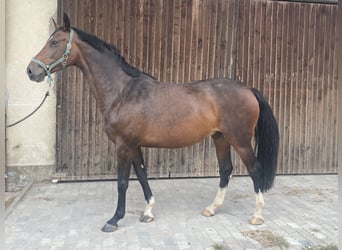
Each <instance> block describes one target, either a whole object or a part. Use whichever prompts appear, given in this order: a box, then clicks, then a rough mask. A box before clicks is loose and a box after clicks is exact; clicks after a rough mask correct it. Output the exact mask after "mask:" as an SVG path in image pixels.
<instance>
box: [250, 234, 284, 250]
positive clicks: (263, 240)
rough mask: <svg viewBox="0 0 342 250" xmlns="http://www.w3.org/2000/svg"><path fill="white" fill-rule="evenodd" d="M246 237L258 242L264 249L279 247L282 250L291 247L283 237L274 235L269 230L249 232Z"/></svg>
mask: <svg viewBox="0 0 342 250" xmlns="http://www.w3.org/2000/svg"><path fill="white" fill-rule="evenodd" d="M244 235H245V236H248V237H249V238H251V239H253V240H256V241H258V242H259V243H260V244H261V245H262V246H263V247H279V248H281V249H283V248H288V247H290V244H289V243H288V242H287V241H286V240H285V239H284V238H283V237H281V236H278V235H275V234H273V233H272V232H271V231H269V230H264V231H259V230H255V231H247V232H244Z"/></svg>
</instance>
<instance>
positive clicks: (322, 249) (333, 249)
mask: <svg viewBox="0 0 342 250" xmlns="http://www.w3.org/2000/svg"><path fill="white" fill-rule="evenodd" d="M302 250H338V247H337V246H336V245H334V244H330V245H327V246H313V247H304V248H302Z"/></svg>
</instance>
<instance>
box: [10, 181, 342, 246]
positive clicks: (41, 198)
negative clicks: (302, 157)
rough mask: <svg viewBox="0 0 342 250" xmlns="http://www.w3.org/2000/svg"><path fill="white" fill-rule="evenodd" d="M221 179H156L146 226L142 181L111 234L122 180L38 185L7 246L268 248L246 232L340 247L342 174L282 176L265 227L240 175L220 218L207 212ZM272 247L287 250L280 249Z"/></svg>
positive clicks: (17, 215) (16, 213) (19, 211)
mask: <svg viewBox="0 0 342 250" xmlns="http://www.w3.org/2000/svg"><path fill="white" fill-rule="evenodd" d="M218 182H219V179H218V178H207V179H206V178H204V179H174V180H151V181H150V185H151V188H152V191H153V193H154V196H155V199H156V205H155V208H154V210H153V212H154V215H155V220H154V221H153V222H152V223H149V224H144V223H140V222H139V220H138V219H139V216H140V213H141V212H143V211H144V208H145V201H144V198H143V194H142V190H141V187H140V185H139V182H137V181H131V182H130V186H129V189H128V192H127V205H126V217H125V218H124V219H123V220H121V221H120V222H119V230H118V231H116V232H114V233H109V234H108V233H103V232H101V230H100V229H101V227H102V226H103V225H104V223H105V222H106V221H107V220H108V219H110V218H111V217H112V216H113V213H114V211H115V206H116V200H117V193H116V186H117V183H116V182H114V181H113V182H80V183H59V184H48V183H41V184H34V185H32V186H31V188H30V190H29V191H28V192H27V193H26V195H25V197H24V198H23V199H22V200H21V201H20V202H19V203H18V204H17V206H16V207H15V208H14V210H13V211H12V213H11V214H10V215H9V216H8V217H7V219H6V228H5V231H6V242H5V244H6V249H15V250H21V249H23V246H25V249H35V250H36V249H38V250H40V249H44V250H46V249H63V250H65V249H66V250H68V249H84V250H87V249H91V250H93V249H101V250H102V249H132V250H142V249H145V250H150V249H155V250H160V249H167V250H168V249H170V250H180V249H196V250H197V249H208V250H211V249H215V248H214V246H215V244H218V245H219V246H224V247H226V249H232V250H235V249H237V250H239V249H253V250H254V249H265V247H263V246H262V244H261V243H260V242H258V241H256V240H253V239H251V238H250V237H248V235H246V232H248V231H257V230H259V231H262V230H268V231H271V232H272V233H273V234H275V235H277V236H280V237H282V238H284V239H285V240H287V242H288V243H289V244H290V248H289V249H302V248H303V247H314V246H318V245H328V244H335V245H337V237H338V230H337V229H338V226H337V218H338V213H337V207H338V204H337V201H338V200H337V197H338V194H337V175H322V176H277V178H276V183H275V186H274V188H273V189H272V190H270V191H269V192H268V193H266V194H265V195H264V198H265V210H264V218H265V223H264V224H263V225H261V226H253V225H250V224H249V223H248V221H249V219H250V217H251V216H252V214H253V212H254V209H255V196H254V193H253V184H252V182H251V180H250V178H249V177H234V178H233V179H232V180H231V181H230V183H229V188H228V192H227V195H226V199H225V202H224V204H223V206H222V208H221V209H220V210H218V211H217V214H216V215H215V216H213V217H209V218H207V217H203V216H201V215H200V212H201V210H202V209H203V208H205V207H206V206H208V205H209V204H210V203H211V202H212V201H213V199H214V196H215V194H216V191H217V186H218ZM267 249H279V248H277V247H276V246H274V247H269V248H267Z"/></svg>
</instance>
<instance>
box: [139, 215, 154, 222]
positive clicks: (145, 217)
mask: <svg viewBox="0 0 342 250" xmlns="http://www.w3.org/2000/svg"><path fill="white" fill-rule="evenodd" d="M153 219H154V218H153V217H152V216H149V215H142V216H141V217H140V219H139V221H140V222H143V223H149V222H151V221H153Z"/></svg>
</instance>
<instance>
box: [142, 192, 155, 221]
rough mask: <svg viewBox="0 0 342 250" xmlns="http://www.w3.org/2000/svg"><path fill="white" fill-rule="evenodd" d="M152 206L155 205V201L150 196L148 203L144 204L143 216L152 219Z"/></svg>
mask: <svg viewBox="0 0 342 250" xmlns="http://www.w3.org/2000/svg"><path fill="white" fill-rule="evenodd" d="M154 204H155V200H154V198H153V196H152V197H151V198H150V199H149V201H148V202H147V203H146V208H145V212H144V216H149V217H151V218H154V216H153V214H152V209H153V206H154Z"/></svg>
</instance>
